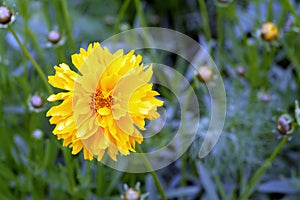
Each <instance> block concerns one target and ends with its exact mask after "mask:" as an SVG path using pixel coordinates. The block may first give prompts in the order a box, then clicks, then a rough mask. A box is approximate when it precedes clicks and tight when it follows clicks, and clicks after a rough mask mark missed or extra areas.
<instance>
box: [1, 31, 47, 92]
mask: <svg viewBox="0 0 300 200" xmlns="http://www.w3.org/2000/svg"><path fill="white" fill-rule="evenodd" d="M7 28H8V30H9V31H10V32H11V33H12V35H13V36H14V38H15V40H16V41H17V43H18V45H19V46H20V48H21V49H22V51H23V53H24V54H25V56H26V57H27V58H28V59H29V60H30V62H31V63H32V65H33V67H34V68H35V70H36V71H37V73H38V74H39V76H40V77H41V79H42V81H43V83H44V84H45V86H46V88H47V90H48V92H49V93H52V89H51V87H50V85H49V84H48V81H47V78H46V76H45V74H44V72H43V70H42V68H41V67H40V66H39V65H38V64H37V62H36V61H35V60H34V59H33V57H32V56H31V55H30V53H29V52H28V50H27V49H26V47H25V46H24V45H23V44H22V42H21V41H20V39H19V37H18V35H17V34H16V32H15V31H14V29H13V28H12V27H11V26H10V25H9V26H8V27H7Z"/></svg>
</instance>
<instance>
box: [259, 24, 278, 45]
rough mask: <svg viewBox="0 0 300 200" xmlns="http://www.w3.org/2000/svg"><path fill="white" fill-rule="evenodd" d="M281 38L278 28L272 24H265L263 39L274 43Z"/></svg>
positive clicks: (262, 33)
mask: <svg viewBox="0 0 300 200" xmlns="http://www.w3.org/2000/svg"><path fill="white" fill-rule="evenodd" d="M278 36H279V31H278V28H277V26H276V25H275V24H273V23H272V22H267V23H264V24H263V25H262V27H261V37H262V39H264V40H266V41H268V42H272V41H273V40H276V39H277V38H278Z"/></svg>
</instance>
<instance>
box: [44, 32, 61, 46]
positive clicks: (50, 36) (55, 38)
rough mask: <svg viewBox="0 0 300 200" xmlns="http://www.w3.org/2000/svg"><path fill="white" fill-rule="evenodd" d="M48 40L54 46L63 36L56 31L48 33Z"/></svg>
mask: <svg viewBox="0 0 300 200" xmlns="http://www.w3.org/2000/svg"><path fill="white" fill-rule="evenodd" d="M47 39H48V41H49V42H51V43H52V44H57V43H58V42H59V41H60V39H61V34H60V33H59V32H58V31H56V30H52V31H50V32H49V33H48V37H47Z"/></svg>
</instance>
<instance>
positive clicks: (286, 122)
mask: <svg viewBox="0 0 300 200" xmlns="http://www.w3.org/2000/svg"><path fill="white" fill-rule="evenodd" d="M292 122H293V119H292V117H291V116H290V115H288V114H283V115H281V116H280V117H279V118H278V120H277V130H278V131H279V133H280V134H281V135H287V134H290V133H292V132H293V124H292Z"/></svg>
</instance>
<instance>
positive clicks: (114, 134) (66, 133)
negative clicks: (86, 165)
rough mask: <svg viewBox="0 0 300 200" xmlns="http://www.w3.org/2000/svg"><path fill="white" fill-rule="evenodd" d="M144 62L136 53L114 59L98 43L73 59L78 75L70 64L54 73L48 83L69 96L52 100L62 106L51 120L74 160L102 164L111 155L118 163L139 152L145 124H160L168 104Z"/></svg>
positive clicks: (50, 113)
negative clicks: (79, 156) (80, 157)
mask: <svg viewBox="0 0 300 200" xmlns="http://www.w3.org/2000/svg"><path fill="white" fill-rule="evenodd" d="M141 61H142V57H141V56H140V55H137V56H136V55H134V51H131V52H129V53H128V54H124V53H123V50H118V51H117V52H115V53H114V54H112V53H110V52H109V50H108V49H107V48H102V47H101V46H100V44H99V43H94V44H90V45H89V47H88V49H87V50H84V49H80V53H79V54H74V55H73V56H72V63H73V64H74V66H75V67H76V68H77V70H78V72H75V71H73V70H71V69H70V67H69V66H68V65H66V64H60V65H59V66H55V67H54V69H55V71H56V73H55V75H53V76H49V83H50V84H51V85H52V86H54V87H56V88H59V89H62V90H64V91H63V92H60V93H58V94H52V95H50V96H49V97H48V101H50V102H55V101H61V103H60V104H59V105H57V106H53V107H52V108H50V110H49V111H48V112H47V116H51V118H50V123H51V124H56V127H55V129H54V130H53V134H54V135H56V136H57V138H58V139H63V140H64V142H63V145H64V146H69V147H70V148H72V153H73V154H77V153H79V152H80V151H83V152H84V158H85V159H88V160H92V159H93V157H94V156H96V157H97V159H98V160H99V161H100V160H101V159H102V157H103V155H105V153H107V154H108V155H109V157H110V158H112V159H113V160H117V155H128V154H129V153H130V152H134V151H135V145H136V143H139V144H140V143H141V142H142V141H143V135H142V134H141V132H140V130H145V119H149V120H154V119H157V118H158V117H159V114H158V112H157V107H159V106H162V105H163V101H161V100H159V99H157V98H156V96H157V95H159V93H158V92H156V91H154V90H153V89H152V87H153V86H152V84H151V83H149V81H150V79H151V77H152V74H153V71H152V67H151V66H144V65H143V64H141Z"/></svg>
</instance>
